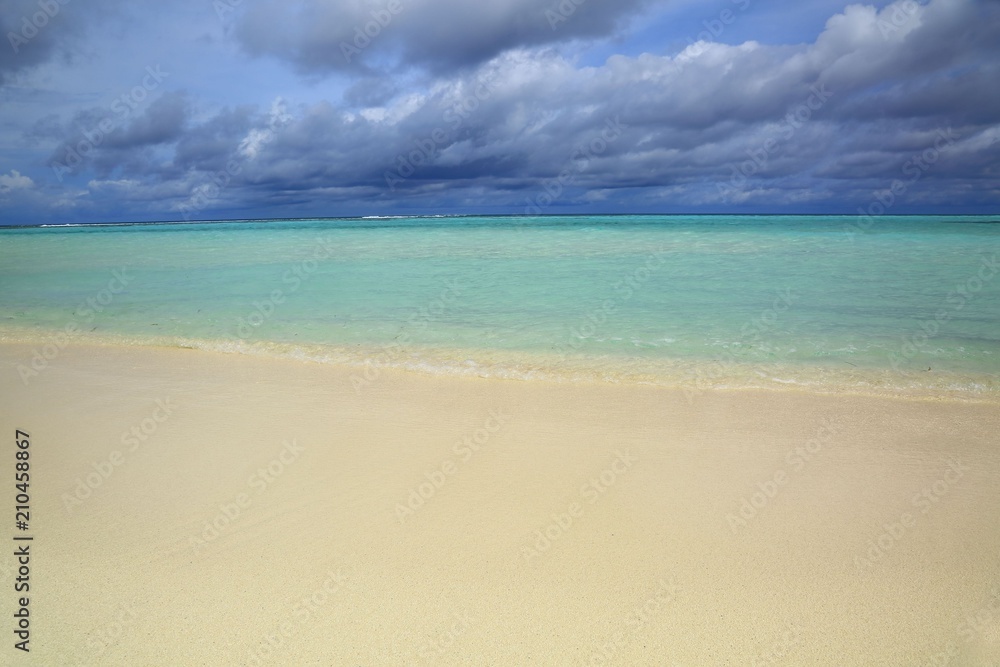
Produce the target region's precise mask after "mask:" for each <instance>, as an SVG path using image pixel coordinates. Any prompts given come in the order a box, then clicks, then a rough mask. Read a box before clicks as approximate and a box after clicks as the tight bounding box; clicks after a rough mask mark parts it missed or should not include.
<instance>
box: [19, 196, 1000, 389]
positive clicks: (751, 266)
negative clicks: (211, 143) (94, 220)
mask: <svg viewBox="0 0 1000 667" xmlns="http://www.w3.org/2000/svg"><path fill="white" fill-rule="evenodd" d="M998 259H1000V216H978V217H969V216H961V217H957V216H883V217H878V218H864V217H859V216H632V215H616V216H565V217H561V216H559V217H557V216H540V217H476V216H464V217H372V218H351V219H311V220H266V221H239V222H217V223H183V224H182V223H177V224H174V223H153V224H130V225H119V224H115V225H81V226H49V227H31V228H25V227H9V228H4V229H2V230H0V288H2V289H0V340H9V341H24V340H27V341H34V342H36V343H37V345H36V354H35V357H34V364H35V366H36V367H37V366H39V365H44V364H45V363H49V362H53V363H54V358H55V357H56V356H57V355H58V350H59V349H61V347H64V346H65V345H69V344H72V342H73V341H77V340H81V341H92V342H97V343H106V344H131V345H165V346H175V347H176V346H180V347H193V348H204V349H210V350H219V351H225V352H230V353H240V354H261V355H273V356H282V357H292V358H297V359H302V360H307V361H312V362H318V363H331V362H332V363H345V364H351V365H354V366H355V367H356V374H355V376H354V377H355V382H356V384H357V389H358V391H364V390H365V388H366V387H368V386H369V385H370V384H371V383H372V382H376V381H377V378H378V375H379V372H380V369H382V368H384V367H387V366H388V367H400V368H407V369H412V370H419V371H424V372H431V373H455V374H464V375H482V376H502V377H511V378H519V379H531V378H538V379H548V380H554V381H559V380H564V379H570V380H573V381H581V380H584V381H586V380H594V381H609V382H642V383H655V384H664V385H671V386H681V387H684V388H686V389H688V390H691V391H700V390H702V389H707V388H711V387H803V388H810V389H812V390H819V391H833V392H843V391H860V392H876V393H899V392H903V393H914V392H916V393H921V392H923V393H928V394H941V393H945V394H956V395H961V396H966V397H977V396H984V397H986V396H988V397H991V398H992V397H995V396H997V395H998V394H1000V277H998V273H1000V265H998ZM31 363H32V360H31V359H26V360H25V367H24V368H21V369H20V372H21V373H22V376H25V374H26V373H27V371H26V370H25V369H26V368H28V369H30V368H31ZM30 377H31V376H30V373H28V375H27V377H26V378H25V381H26V382H28V381H30Z"/></svg>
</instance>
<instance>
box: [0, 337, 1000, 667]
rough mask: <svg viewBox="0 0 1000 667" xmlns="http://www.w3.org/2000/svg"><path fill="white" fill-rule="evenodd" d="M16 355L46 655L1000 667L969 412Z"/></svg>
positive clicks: (981, 462)
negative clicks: (360, 382) (31, 367)
mask: <svg viewBox="0 0 1000 667" xmlns="http://www.w3.org/2000/svg"><path fill="white" fill-rule="evenodd" d="M27 349H28V348H26V347H24V346H20V347H18V346H14V345H10V344H0V368H3V369H4V370H5V371H6V372H4V373H3V374H2V375H0V386H2V388H3V392H4V395H5V396H9V397H10V398H9V400H7V401H5V402H4V404H3V405H2V406H0V421H2V422H3V423H4V424H6V427H8V428H11V429H13V428H20V429H23V430H25V431H28V432H30V433H31V437H32V442H33V444H32V447H33V454H32V456H33V459H32V461H33V463H32V465H33V468H32V470H33V475H34V476H36V477H34V480H35V481H34V482H33V489H34V498H35V500H33V503H34V504H33V507H32V510H33V514H34V513H35V512H37V514H38V519H37V520H38V521H39V523H38V524H37V529H36V533H37V535H36V542H35V547H36V548H37V549H38V553H37V555H36V556H35V557H34V560H33V566H35V569H33V574H34V573H35V572H36V571H37V573H38V574H37V578H38V580H39V583H40V586H41V587H40V588H39V589H38V592H37V593H35V597H33V599H32V604H33V605H37V606H35V607H33V611H32V614H33V618H37V620H36V621H35V622H37V623H38V624H39V625H38V627H39V628H40V629H41V628H44V632H41V631H40V632H39V634H38V640H37V641H38V643H39V646H38V654H37V657H38V658H39V659H43V658H44V659H46V660H48V661H49V662H53V661H58V660H61V661H62V662H60V664H78V663H79V662H96V661H98V659H99V660H100V662H101V664H109V665H115V664H122V665H125V664H181V663H183V664H196V663H200V664H220V665H225V664H234V665H235V664H255V665H256V664H261V665H264V664H291V663H295V664H306V663H308V662H310V661H312V662H317V661H321V662H326V663H330V662H334V663H338V664H352V663H353V664H398V665H413V664H455V665H458V664H470V663H476V662H483V661H489V662H491V663H493V664H521V663H524V662H525V661H527V660H529V659H530V660H534V661H536V662H539V663H542V664H555V663H559V664H581V665H583V664H636V665H646V664H649V665H653V664H656V665H662V664H679V665H687V664H705V663H706V661H708V662H711V663H713V664H725V663H726V662H727V661H728V662H730V663H732V664H754V663H755V662H756V663H761V664H767V663H768V661H769V660H772V659H773V660H777V659H778V658H781V659H783V660H786V661H788V662H789V664H791V663H798V664H803V663H809V664H820V665H868V664H873V663H878V664H925V663H927V662H928V661H929V660H931V659H932V658H933V657H934V656H936V655H938V654H940V653H941V652H945V651H952V650H954V651H955V652H956V655H957V656H958V657H957V658H956V659H955V662H952V663H950V664H958V665H978V664H984V663H985V660H986V659H987V658H988V659H994V660H995V659H997V657H1000V606H997V605H995V604H994V603H993V600H994V595H993V593H992V591H994V590H995V588H996V586H998V585H1000V581H998V577H997V574H996V568H995V556H996V553H998V552H1000V534H998V532H997V531H996V528H995V517H996V516H997V513H998V512H1000V485H998V484H997V483H996V480H997V479H998V478H1000V457H998V456H997V449H996V447H997V436H996V434H997V433H998V432H1000V413H998V411H997V410H996V409H995V407H994V406H993V405H992V404H990V405H983V404H979V403H973V402H965V401H914V400H908V399H903V400H900V399H898V398H878V397H859V396H849V395H817V394H808V393H805V392H796V391H764V390H745V391H717V390H706V391H705V392H703V393H702V394H701V395H700V396H697V397H695V398H694V400H693V401H690V402H689V401H688V400H687V399H686V398H685V396H684V395H683V393H682V392H681V391H680V390H677V389H668V388H663V387H656V386H650V385H626V384H621V385H614V384H610V383H589V384H588V383H577V384H573V383H550V382H545V381H538V382H511V381H503V380H500V379H495V378H493V379H489V378H478V377H443V376H432V375H426V374H416V373H410V372H404V371H401V370H386V371H385V372H384V374H383V375H382V376H381V377H380V378H379V381H378V382H377V383H375V384H374V385H372V386H371V387H370V388H369V390H368V391H365V392H362V393H361V394H358V393H357V392H355V391H354V389H353V387H352V386H351V383H350V374H351V372H350V369H348V368H345V367H338V366H334V365H324V364H313V363H304V362H295V361H289V360H278V359H267V358H263V357H255V356H251V355H242V356H236V355H225V354H216V353H210V352H205V351H198V350H194V351H192V350H181V349H176V348H175V349H155V348H144V347H117V348H110V347H101V346H75V345H74V346H68V347H67V348H66V349H65V350H64V351H63V352H62V354H61V355H60V357H59V358H58V359H57V360H55V362H54V363H53V364H52V365H51V367H50V368H48V369H46V371H45V372H44V373H43V374H41V375H40V376H39V377H37V378H35V379H34V380H33V381H32V382H31V383H30V384H29V385H28V386H24V385H22V383H21V382H20V380H19V378H18V377H17V375H16V372H12V371H14V368H15V367H16V363H18V360H19V359H20V358H21V356H22V355H23V354H24V352H25V351H26V350H27ZM956 475H957V477H956ZM928 494H929V495H928ZM925 510H926V511H925ZM4 558H5V559H6V560H0V569H3V568H8V567H9V566H10V565H11V563H10V561H12V560H13V559H12V558H11V557H10V556H6V557H4ZM109 582H113V583H109ZM997 601H998V602H1000V598H997ZM991 605H993V606H991ZM994 607H995V608H996V609H997V610H998V611H997V612H996V613H994V612H993V611H992V610H993V609H994ZM904 610H905V611H906V612H907V613H904ZM977 614H978V616H977ZM987 614H989V615H987ZM969 618H971V619H973V625H969V621H968V620H967V619H969ZM963 624H964V625H963ZM182 638H183V641H179V640H181V639H182ZM33 651H34V646H33Z"/></svg>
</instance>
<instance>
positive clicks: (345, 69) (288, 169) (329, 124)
mask: <svg viewBox="0 0 1000 667" xmlns="http://www.w3.org/2000/svg"><path fill="white" fill-rule="evenodd" d="M0 8H2V9H0V24H2V28H3V30H2V32H3V35H4V40H3V41H4V43H3V44H2V45H0V145H2V147H3V150H2V152H0V223H2V224H22V223H49V222H96V221H127V220H179V219H232V218H267V217H310V216H348V215H385V214H422V213H532V214H535V213H546V214H555V213H587V212H640V213H641V212H649V213H684V212H693V213H713V212H718V213H726V212H749V213H766V212H776V213H796V212H815V213H823V212H848V213H853V212H856V211H857V210H858V208H859V207H860V208H862V209H869V210H873V211H874V212H876V213H878V212H881V209H880V208H879V207H880V206H884V210H885V212H887V213H910V212H955V213H985V212H997V211H998V210H1000V1H998V0H922V1H920V2H918V1H916V0H905V1H904V0H900V1H897V2H893V3H888V2H876V3H875V4H848V3H845V2H838V1H836V0H810V1H809V2H798V3H795V2H789V1H786V0H785V1H780V2H779V1H778V0H708V1H705V0H702V1H696V0H561V1H559V0H491V2H473V1H472V0H299V1H297V2H296V1H289V0H172V1H171V2H169V3H161V2H156V3H153V2H146V1H138V2H136V1H133V2H123V1H119V0H101V1H100V2H87V1H85V0H0ZM880 200H881V202H882V203H881V204H880V203H879V202H880Z"/></svg>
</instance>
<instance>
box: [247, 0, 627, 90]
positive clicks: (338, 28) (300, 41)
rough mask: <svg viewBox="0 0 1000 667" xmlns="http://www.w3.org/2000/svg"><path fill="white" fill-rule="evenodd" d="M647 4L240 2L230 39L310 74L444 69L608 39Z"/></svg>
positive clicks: (574, 0) (621, 0)
mask: <svg viewBox="0 0 1000 667" xmlns="http://www.w3.org/2000/svg"><path fill="white" fill-rule="evenodd" d="M645 4H647V2H646V0H496V1H494V2H488V3H474V2H468V1H467V0H385V2H372V3H362V2H342V1H339V0H306V1H305V2H297V3H289V2H285V1H283V0H247V2H246V7H245V9H244V10H243V11H242V12H241V13H240V15H239V16H238V18H237V19H236V21H237V23H236V27H235V34H236V36H237V37H238V39H239V41H240V43H241V44H242V45H243V47H244V48H245V49H246V50H247V51H248V52H249V53H251V54H254V55H270V56H274V57H277V58H279V59H282V60H286V61H288V62H291V63H292V64H294V65H295V66H296V67H297V68H298V69H299V70H301V71H303V72H309V73H320V72H330V71H337V70H341V71H342V70H361V71H371V70H384V69H392V68H398V67H400V66H414V65H415V66H423V67H428V68H430V69H432V70H437V71H445V70H449V69H454V68H456V67H465V66H471V65H477V64H479V63H482V62H485V61H487V60H489V59H491V58H493V57H494V56H497V55H499V54H500V53H503V52H504V51H507V50H510V49H514V48H520V47H530V46H540V45H545V44H551V43H557V42H563V41H567V40H571V39H578V38H593V37H604V36H607V35H610V34H613V33H614V32H615V31H616V30H617V28H618V27H619V25H620V23H621V21H622V20H624V19H625V18H626V17H629V16H630V15H632V14H634V13H635V11H636V10H637V9H638V8H640V7H642V6H644V5H645Z"/></svg>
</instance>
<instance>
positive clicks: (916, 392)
mask: <svg viewBox="0 0 1000 667" xmlns="http://www.w3.org/2000/svg"><path fill="white" fill-rule="evenodd" d="M0 345H9V346H25V347H29V348H30V352H29V354H27V355H24V356H23V359H22V361H20V362H18V368H17V370H18V372H19V374H20V375H21V377H22V381H24V382H25V384H27V383H28V382H30V381H31V379H32V378H34V377H36V376H37V375H38V374H39V373H41V372H43V369H44V368H45V367H47V366H48V365H49V363H50V362H54V361H55V360H56V359H57V358H58V356H59V355H60V354H61V353H62V351H63V350H65V349H67V348H69V347H73V346H75V347H102V348H109V349H132V348H137V349H151V350H197V351H201V352H208V353H212V354H227V355H240V356H246V357H251V358H261V359H274V360H287V361H295V362H302V363H311V364H319V365H324V366H332V367H343V368H347V369H352V373H353V379H352V382H353V383H354V385H355V386H356V387H358V386H360V387H363V386H365V385H367V384H369V383H370V382H371V381H372V378H373V377H377V376H378V375H379V374H380V373H382V372H384V371H397V370H398V371H405V372H412V373H417V374H421V375H426V376H433V377H479V378H483V379H501V380H503V379H506V380H515V381H528V382H536V381H540V382H551V383H560V384H562V383H569V384H575V383H581V382H582V383H597V384H612V385H624V386H631V385H640V386H647V385H648V386H656V387H662V388H667V389H677V390H681V391H684V392H686V394H687V395H689V396H697V395H699V394H700V393H702V392H705V391H728V390H732V391H741V390H754V389H759V390H764V391H777V392H781V391H798V392H804V393H807V394H816V395H828V396H840V395H854V396H859V397H879V398H903V399H911V400H930V401H936V400H954V401H960V402H973V403H991V404H1000V377H998V376H997V375H995V374H992V373H988V374H981V375H978V376H970V375H968V374H962V373H955V372H949V371H936V372H934V374H933V375H928V376H926V378H927V379H926V380H923V381H915V378H917V379H918V380H919V379H920V373H918V372H916V371H905V372H902V371H894V370H892V369H890V368H864V367H854V368H852V369H851V370H845V369H838V368H836V367H835V366H832V365H829V366H823V365H819V364H804V363H798V364H787V363H776V362H758V361H751V362H743V361H732V360H723V357H716V358H713V359H699V360H696V359H679V358H670V357H649V358H644V357H624V356H623V357H609V356H607V355H605V356H588V355H570V356H567V355H564V354H563V355H560V354H557V353H550V354H545V353H539V352H534V351H517V350H504V349H475V350H470V349H459V350H456V349H444V348H439V347H431V346H420V345H412V344H411V345H408V346H404V345H394V344H379V345H370V346H367V347H363V346H361V345H332V344H322V343H289V342H277V341H265V340H258V341H247V340H241V339H239V338H236V337H232V338H221V339H197V338H189V337H181V336H170V335H155V336H154V335H149V336H132V335H121V334H106V333H103V332H102V333H93V332H80V331H78V330H77V331H72V332H67V331H63V330H59V329H52V330H47V329H41V328H29V327H10V326H7V327H4V328H0ZM623 364H627V366H624V367H623ZM643 364H645V365H646V366H645V370H644V371H640V370H639V366H641V365H643ZM720 368H722V369H725V370H724V371H722V372H719V371H718V369H720ZM928 380H933V381H928Z"/></svg>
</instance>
